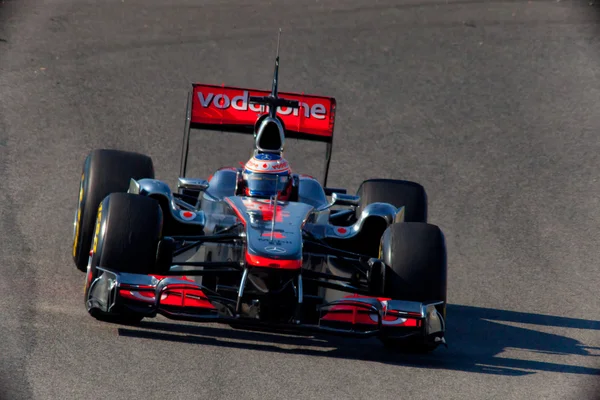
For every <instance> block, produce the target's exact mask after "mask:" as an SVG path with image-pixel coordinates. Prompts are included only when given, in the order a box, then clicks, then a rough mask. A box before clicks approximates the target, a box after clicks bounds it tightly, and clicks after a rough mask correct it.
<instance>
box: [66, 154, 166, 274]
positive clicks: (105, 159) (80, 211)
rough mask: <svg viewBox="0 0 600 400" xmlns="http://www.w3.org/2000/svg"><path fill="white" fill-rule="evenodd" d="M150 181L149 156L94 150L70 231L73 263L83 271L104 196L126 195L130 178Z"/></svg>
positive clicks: (151, 174)
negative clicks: (97, 213) (72, 229)
mask: <svg viewBox="0 0 600 400" xmlns="http://www.w3.org/2000/svg"><path fill="white" fill-rule="evenodd" d="M131 178H133V179H142V178H154V166H153V164H152V160H151V159H150V157H148V156H145V155H143V154H138V153H131V152H126V151H120V150H105V149H101V150H94V151H92V152H91V153H90V154H89V155H88V156H87V158H86V159H85V162H84V165H83V172H82V175H81V182H80V186H79V199H78V203H77V210H76V213H75V221H74V223H73V225H74V231H73V253H72V256H73V260H74V261H75V265H76V266H77V268H78V269H79V270H80V271H85V270H86V268H87V264H88V260H89V252H90V246H91V242H92V237H93V234H94V223H95V221H96V211H97V209H98V205H99V204H100V202H101V201H102V199H104V198H105V197H106V196H107V195H109V194H110V193H116V192H127V190H128V188H129V181H130V179H131Z"/></svg>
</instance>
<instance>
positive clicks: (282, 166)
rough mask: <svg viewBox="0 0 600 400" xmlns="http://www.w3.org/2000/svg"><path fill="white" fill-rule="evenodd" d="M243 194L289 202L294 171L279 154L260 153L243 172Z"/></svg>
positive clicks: (247, 164)
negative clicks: (276, 197) (274, 197)
mask: <svg viewBox="0 0 600 400" xmlns="http://www.w3.org/2000/svg"><path fill="white" fill-rule="evenodd" d="M241 186H242V187H241V189H242V190H241V192H242V193H243V194H244V195H246V196H250V197H263V198H270V197H272V196H275V194H278V199H280V200H282V201H287V200H289V197H290V194H291V192H292V170H291V168H290V165H289V163H288V162H287V161H286V160H285V159H284V158H283V157H281V156H280V155H279V154H270V153H259V154H256V155H255V156H254V157H252V158H251V159H250V160H249V161H248V162H247V163H246V165H245V166H244V170H243V171H242V180H241Z"/></svg>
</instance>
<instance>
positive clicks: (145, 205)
mask: <svg viewBox="0 0 600 400" xmlns="http://www.w3.org/2000/svg"><path fill="white" fill-rule="evenodd" d="M161 231H162V210H161V208H160V205H159V203H158V202H157V201H156V200H154V199H152V198H149V197H144V196H139V195H135V194H128V193H112V194H110V195H108V196H107V197H106V198H105V199H104V200H103V201H102V203H100V205H99V207H98V211H97V218H96V225H95V229H94V238H93V242H92V256H91V261H90V263H89V267H88V271H87V277H86V285H85V301H86V308H87V310H88V312H89V313H90V314H91V315H92V316H94V317H95V318H97V319H100V320H105V321H116V322H139V321H140V320H141V319H142V318H143V314H139V313H135V312H132V311H131V310H129V309H128V308H126V307H124V306H122V305H121V304H119V303H118V298H117V300H116V303H115V304H102V303H99V300H98V299H92V298H91V297H90V285H91V284H92V282H93V281H94V280H95V279H96V278H98V277H99V274H100V273H104V272H101V271H100V270H98V268H97V267H102V268H105V269H108V270H111V271H115V272H117V273H132V274H145V275H146V274H152V273H157V272H160V271H159V270H160V269H161V268H162V267H160V266H159V264H160V263H159V262H158V261H157V251H158V246H159V241H160V238H161V234H162V232H161Z"/></svg>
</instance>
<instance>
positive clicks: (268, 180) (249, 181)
mask: <svg viewBox="0 0 600 400" xmlns="http://www.w3.org/2000/svg"><path fill="white" fill-rule="evenodd" d="M289 179H290V177H289V176H288V175H275V174H256V173H252V174H244V180H245V181H246V185H247V186H248V190H249V191H250V195H251V196H274V195H275V194H276V193H277V192H281V191H282V190H283V189H285V188H286V186H287V184H288V182H289Z"/></svg>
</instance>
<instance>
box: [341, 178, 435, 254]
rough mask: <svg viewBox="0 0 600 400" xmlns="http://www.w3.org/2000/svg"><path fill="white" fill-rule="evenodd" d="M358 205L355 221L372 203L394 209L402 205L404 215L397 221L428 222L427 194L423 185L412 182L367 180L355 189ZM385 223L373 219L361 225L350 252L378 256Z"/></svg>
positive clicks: (386, 225)
mask: <svg viewBox="0 0 600 400" xmlns="http://www.w3.org/2000/svg"><path fill="white" fill-rule="evenodd" d="M357 195H358V196H360V204H359V206H358V207H357V208H356V214H355V218H357V219H358V218H360V216H361V213H362V210H364V208H365V207H366V206H368V205H369V204H372V203H388V204H391V205H393V206H394V207H396V208H400V207H403V206H404V214H403V218H402V214H399V215H397V216H396V219H397V221H396V222H427V195H426V193H425V189H424V188H423V186H421V185H419V184H418V183H415V182H410V181H400V180H394V179H369V180H366V181H364V182H363V183H362V184H361V185H360V186H359V188H358V191H357ZM387 227H388V223H387V222H386V221H384V220H383V219H381V218H374V219H371V220H369V221H367V223H365V225H364V226H363V229H362V231H361V233H360V238H359V239H358V240H357V243H352V249H349V250H351V251H355V252H359V253H361V254H366V255H370V256H372V257H377V254H378V252H379V244H380V239H381V235H382V234H383V232H384V231H385V230H386V228H387Z"/></svg>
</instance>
